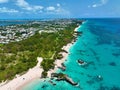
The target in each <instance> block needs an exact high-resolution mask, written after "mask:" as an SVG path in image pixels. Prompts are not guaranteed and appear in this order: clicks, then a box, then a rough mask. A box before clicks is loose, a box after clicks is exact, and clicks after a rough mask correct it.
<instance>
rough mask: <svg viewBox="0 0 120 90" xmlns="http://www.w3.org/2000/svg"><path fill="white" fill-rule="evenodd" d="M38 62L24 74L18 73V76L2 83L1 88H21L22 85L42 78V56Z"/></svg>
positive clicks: (0, 89) (6, 89)
mask: <svg viewBox="0 0 120 90" xmlns="http://www.w3.org/2000/svg"><path fill="white" fill-rule="evenodd" d="M37 60H38V63H37V65H36V66H35V67H33V68H32V69H29V71H28V72H27V73H25V74H23V75H22V76H19V75H17V78H14V79H13V80H11V81H9V82H7V83H5V82H4V83H1V84H0V90H19V88H20V87H22V86H24V85H25V84H27V83H29V82H30V81H32V80H34V79H37V78H40V77H41V73H42V71H43V69H42V68H41V67H40V63H41V62H42V60H43V59H42V58H40V57H38V58H37Z"/></svg>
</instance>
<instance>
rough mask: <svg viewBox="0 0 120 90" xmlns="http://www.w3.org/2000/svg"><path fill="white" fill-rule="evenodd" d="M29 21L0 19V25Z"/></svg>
mask: <svg viewBox="0 0 120 90" xmlns="http://www.w3.org/2000/svg"><path fill="white" fill-rule="evenodd" d="M29 22H30V21H27V20H0V26H8V25H17V24H27V23H29Z"/></svg>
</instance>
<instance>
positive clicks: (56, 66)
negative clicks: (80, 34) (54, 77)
mask: <svg viewBox="0 0 120 90" xmlns="http://www.w3.org/2000/svg"><path fill="white" fill-rule="evenodd" d="M79 28H80V25H79V26H78V27H76V28H75V29H74V34H73V35H75V32H77V31H78V29H79ZM75 36H76V35H75ZM73 43H74V40H72V41H71V42H70V43H68V44H67V45H66V46H63V47H62V50H64V51H66V52H60V54H62V56H63V58H61V59H56V60H55V62H54V64H55V68H54V69H50V70H49V71H48V75H47V77H48V78H51V74H52V73H54V72H56V71H57V70H58V69H59V67H63V66H62V64H63V63H64V62H65V60H66V59H67V57H68V54H69V49H70V47H71V46H72V45H73Z"/></svg>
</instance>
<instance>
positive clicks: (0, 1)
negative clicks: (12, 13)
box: [0, 0, 8, 3]
mask: <svg viewBox="0 0 120 90" xmlns="http://www.w3.org/2000/svg"><path fill="white" fill-rule="evenodd" d="M7 2H8V0H0V3H7Z"/></svg>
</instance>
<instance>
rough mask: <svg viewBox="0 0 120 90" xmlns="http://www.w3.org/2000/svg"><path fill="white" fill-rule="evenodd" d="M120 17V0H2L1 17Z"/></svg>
mask: <svg viewBox="0 0 120 90" xmlns="http://www.w3.org/2000/svg"><path fill="white" fill-rule="evenodd" d="M98 17H101V18H105V17H120V0H0V19H30V18H33V19H34V18H35V19H40V18H98Z"/></svg>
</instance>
